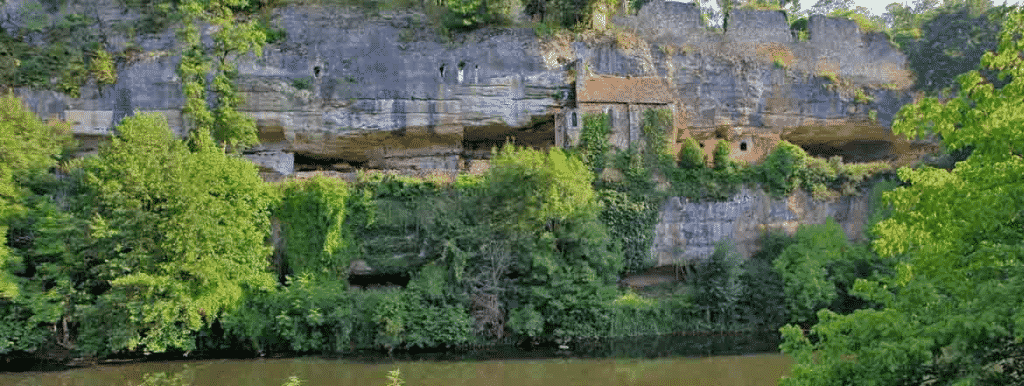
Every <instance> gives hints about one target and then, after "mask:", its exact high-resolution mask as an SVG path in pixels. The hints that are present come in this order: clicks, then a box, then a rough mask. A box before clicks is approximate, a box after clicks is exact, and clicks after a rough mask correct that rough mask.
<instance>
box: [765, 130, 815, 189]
mask: <svg viewBox="0 0 1024 386" xmlns="http://www.w3.org/2000/svg"><path fill="white" fill-rule="evenodd" d="M809 158H810V156H808V155H807V152H805V151H804V149H801V148H800V147H799V146H797V145H794V144H792V143H789V142H788V141H779V143H778V145H776V146H775V149H774V150H772V152H771V153H769V154H768V157H767V158H766V159H765V161H764V164H763V165H762V172H763V173H764V182H765V187H766V188H768V189H767V190H768V192H769V193H771V194H772V195H776V196H783V195H787V194H789V193H790V192H792V191H793V189H796V188H797V187H799V186H801V184H803V183H804V180H803V177H804V176H805V174H806V173H803V172H802V171H803V170H804V169H805V168H806V167H807V162H808V159H809Z"/></svg>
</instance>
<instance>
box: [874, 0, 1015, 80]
mask: <svg viewBox="0 0 1024 386" xmlns="http://www.w3.org/2000/svg"><path fill="white" fill-rule="evenodd" d="M1012 7H1013V6H1012V5H1011V6H1002V5H999V6H995V5H994V4H993V3H992V2H991V1H987V0H983V1H950V2H944V3H939V2H934V3H931V4H929V3H923V4H918V5H917V6H915V7H908V6H906V5H902V4H895V3H894V4H891V5H890V6H889V7H887V8H886V9H887V10H888V11H889V12H890V13H891V14H892V15H894V20H893V23H892V27H891V35H892V36H893V40H894V41H895V42H896V43H897V44H898V45H899V47H900V51H902V52H904V53H905V54H906V55H907V62H908V65H909V67H910V68H911V70H912V71H914V73H915V75H916V80H915V84H914V88H915V89H917V90H923V91H925V92H927V93H929V94H934V93H937V92H940V91H941V90H943V89H946V88H947V87H954V88H955V87H957V86H958V84H957V82H956V77H957V75H960V74H962V73H964V72H967V71H971V70H973V69H976V68H977V69H978V70H979V71H980V72H981V73H982V74H983V75H984V76H985V78H986V79H988V80H989V81H991V82H993V83H994V84H995V85H997V86H1001V85H1003V84H1005V82H1000V81H998V80H997V79H996V72H995V71H993V70H989V69H987V68H983V67H980V66H979V63H980V59H981V57H982V55H984V54H985V53H986V52H989V51H995V50H996V49H997V46H998V44H999V32H1000V30H1001V26H1002V24H1003V21H1004V20H1005V18H1006V15H1007V13H1008V12H1009V10H1010V9H1012Z"/></svg>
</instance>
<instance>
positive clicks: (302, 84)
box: [292, 77, 310, 90]
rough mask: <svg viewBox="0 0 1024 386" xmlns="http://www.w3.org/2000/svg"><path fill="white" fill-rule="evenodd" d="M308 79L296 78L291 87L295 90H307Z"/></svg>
mask: <svg viewBox="0 0 1024 386" xmlns="http://www.w3.org/2000/svg"><path fill="white" fill-rule="evenodd" d="M309 86H310V78H309V77H305V78H296V79H293V80H292V87H294V88H295V89H296V90H309Z"/></svg>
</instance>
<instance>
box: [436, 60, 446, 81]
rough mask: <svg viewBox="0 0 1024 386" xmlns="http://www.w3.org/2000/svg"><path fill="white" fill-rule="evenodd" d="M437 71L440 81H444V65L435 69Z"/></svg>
mask: <svg viewBox="0 0 1024 386" xmlns="http://www.w3.org/2000/svg"><path fill="white" fill-rule="evenodd" d="M437 71H438V72H440V73H441V79H444V65H443V64H442V65H441V67H438V68H437Z"/></svg>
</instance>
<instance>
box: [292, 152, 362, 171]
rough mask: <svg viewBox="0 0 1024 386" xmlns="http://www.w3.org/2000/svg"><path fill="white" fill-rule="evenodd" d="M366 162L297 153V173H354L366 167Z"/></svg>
mask: <svg viewBox="0 0 1024 386" xmlns="http://www.w3.org/2000/svg"><path fill="white" fill-rule="evenodd" d="M365 164H366V162H360V161H353V160H349V159H344V158H332V157H321V156H316V155H310V154H300V153H295V171H296V172H308V171H327V170H333V171H338V172H343V173H344V172H353V171H356V169H360V168H363V167H365V166H366V165H365Z"/></svg>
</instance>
